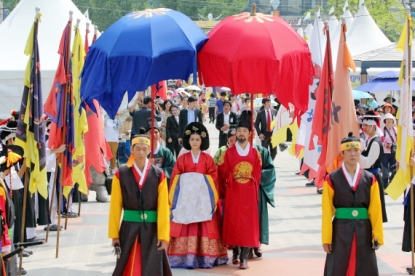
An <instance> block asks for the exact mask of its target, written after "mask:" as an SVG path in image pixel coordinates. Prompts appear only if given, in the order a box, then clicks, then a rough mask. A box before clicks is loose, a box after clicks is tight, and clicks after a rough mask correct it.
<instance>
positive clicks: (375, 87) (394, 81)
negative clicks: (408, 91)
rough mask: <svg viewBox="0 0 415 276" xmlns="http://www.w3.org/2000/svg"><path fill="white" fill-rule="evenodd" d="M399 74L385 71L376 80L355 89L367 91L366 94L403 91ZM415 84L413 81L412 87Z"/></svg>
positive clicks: (375, 77)
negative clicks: (399, 81) (399, 82)
mask: <svg viewBox="0 0 415 276" xmlns="http://www.w3.org/2000/svg"><path fill="white" fill-rule="evenodd" d="M398 79H399V72H396V71H390V70H389V71H385V72H382V73H379V74H377V75H376V76H374V79H373V80H371V81H369V82H367V83H365V84H362V85H361V86H359V87H357V88H355V90H359V91H366V92H377V91H392V90H401V87H400V86H399V84H398ZM414 84H415V82H414V81H412V85H414ZM412 87H414V86H412Z"/></svg>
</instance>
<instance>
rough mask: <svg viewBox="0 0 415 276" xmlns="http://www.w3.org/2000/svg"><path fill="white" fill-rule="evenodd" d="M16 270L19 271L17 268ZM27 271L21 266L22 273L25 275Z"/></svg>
mask: <svg viewBox="0 0 415 276" xmlns="http://www.w3.org/2000/svg"><path fill="white" fill-rule="evenodd" d="M17 271H19V269H17ZM26 274H27V271H26V270H25V269H24V268H23V267H22V275H26Z"/></svg>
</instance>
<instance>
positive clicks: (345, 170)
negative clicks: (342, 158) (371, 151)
mask: <svg viewBox="0 0 415 276" xmlns="http://www.w3.org/2000/svg"><path fill="white" fill-rule="evenodd" d="M342 170H343V173H344V175H345V176H346V179H347V182H349V185H350V187H354V186H355V185H356V181H357V175H358V174H359V170H360V165H359V163H357V167H356V172H355V173H354V177H353V179H352V176H351V175H350V174H349V172H348V171H347V169H346V166H345V165H344V163H343V164H342Z"/></svg>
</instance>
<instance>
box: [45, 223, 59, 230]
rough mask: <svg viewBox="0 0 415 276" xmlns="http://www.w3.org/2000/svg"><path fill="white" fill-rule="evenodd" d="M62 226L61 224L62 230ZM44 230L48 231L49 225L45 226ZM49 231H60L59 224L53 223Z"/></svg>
mask: <svg viewBox="0 0 415 276" xmlns="http://www.w3.org/2000/svg"><path fill="white" fill-rule="evenodd" d="M62 228H63V227H62V226H61V230H62ZM43 230H45V231H48V227H47V226H46V227H45V228H43ZM49 231H58V226H57V225H56V224H52V225H51V226H49Z"/></svg>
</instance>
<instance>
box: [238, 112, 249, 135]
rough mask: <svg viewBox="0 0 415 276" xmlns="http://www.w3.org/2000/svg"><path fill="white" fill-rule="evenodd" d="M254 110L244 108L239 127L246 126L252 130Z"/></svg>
mask: <svg viewBox="0 0 415 276" xmlns="http://www.w3.org/2000/svg"><path fill="white" fill-rule="evenodd" d="M251 120H252V112H251V111H249V110H244V111H242V113H241V117H240V119H239V123H238V128H240V127H244V128H247V129H249V131H251V130H252V123H251Z"/></svg>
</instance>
